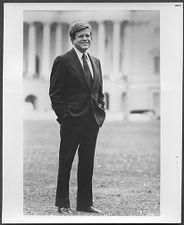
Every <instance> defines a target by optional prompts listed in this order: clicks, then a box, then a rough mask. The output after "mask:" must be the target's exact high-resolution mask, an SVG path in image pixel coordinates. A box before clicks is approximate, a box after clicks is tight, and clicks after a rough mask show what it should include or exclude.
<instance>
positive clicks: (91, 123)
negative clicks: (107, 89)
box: [49, 22, 105, 213]
mask: <svg viewBox="0 0 184 225" xmlns="http://www.w3.org/2000/svg"><path fill="white" fill-rule="evenodd" d="M70 38H71V42H72V44H73V48H72V50H70V51H68V52H67V53H65V54H64V55H61V56H58V57H56V59H55V61H54V64H53V68H52V72H51V77H50V89H49V95H50V99H51V103H52V108H53V109H54V111H55V113H56V115H57V121H58V122H59V123H60V124H61V129H60V135H61V143H60V152H59V169H58V180H57V190H56V203H55V205H56V206H57V207H58V212H59V213H65V212H66V213H71V209H70V199H69V180H70V171H71V166H72V162H73V159H74V155H75V153H76V151H77V149H78V157H79V161H78V170H77V183H78V189H77V208H76V209H77V211H84V212H90V213H100V211H99V210H98V209H96V208H94V206H93V193H92V176H93V167H94V155H95V145H96V139H97V135H98V131H99V127H101V126H102V124H103V122H104V119H105V110H104V94H103V88H102V71H101V66H100V61H99V60H98V59H97V58H95V57H93V56H91V55H90V54H89V53H88V52H87V50H88V49H89V47H90V44H91V40H92V31H91V27H90V25H89V24H87V23H85V22H77V23H74V24H73V25H72V26H71V27H70Z"/></svg>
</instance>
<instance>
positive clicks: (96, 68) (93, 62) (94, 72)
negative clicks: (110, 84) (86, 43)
mask: <svg viewBox="0 0 184 225" xmlns="http://www.w3.org/2000/svg"><path fill="white" fill-rule="evenodd" d="M88 56H89V58H90V61H91V64H92V68H93V74H94V77H93V84H92V89H93V88H94V87H95V85H97V84H98V82H99V75H98V74H99V70H98V67H97V65H96V63H95V60H94V59H93V57H92V56H90V55H89V54H88Z"/></svg>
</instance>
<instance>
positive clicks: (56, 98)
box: [49, 56, 68, 119]
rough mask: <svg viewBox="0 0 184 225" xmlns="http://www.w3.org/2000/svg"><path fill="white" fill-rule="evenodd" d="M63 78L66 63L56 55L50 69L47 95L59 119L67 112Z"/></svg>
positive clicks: (64, 76)
mask: <svg viewBox="0 0 184 225" xmlns="http://www.w3.org/2000/svg"><path fill="white" fill-rule="evenodd" d="M65 78H66V64H65V62H64V60H63V59H62V57H60V56H58V57H57V58H56V59H55V61H54V63H53V67H52V71H51V76H50V88H49V96H50V99H51V105H52V108H53V110H54V111H55V113H56V115H57V117H58V118H59V119H62V117H63V116H64V115H65V114H66V113H67V112H68V110H67V107H66V99H65V95H64V85H65V80H66V79H65Z"/></svg>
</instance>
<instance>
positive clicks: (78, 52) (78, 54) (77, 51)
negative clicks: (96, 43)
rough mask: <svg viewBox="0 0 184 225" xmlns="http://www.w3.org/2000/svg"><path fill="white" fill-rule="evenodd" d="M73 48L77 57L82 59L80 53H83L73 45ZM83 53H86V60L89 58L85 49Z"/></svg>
mask: <svg viewBox="0 0 184 225" xmlns="http://www.w3.org/2000/svg"><path fill="white" fill-rule="evenodd" d="M73 48H74V50H75V52H76V54H77V56H78V58H79V59H80V60H82V55H83V53H82V52H80V51H79V50H78V49H77V48H76V47H75V46H73ZM85 54H86V55H87V60H89V57H88V52H87V51H86V52H85Z"/></svg>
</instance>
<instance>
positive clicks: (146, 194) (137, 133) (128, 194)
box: [24, 120, 160, 216]
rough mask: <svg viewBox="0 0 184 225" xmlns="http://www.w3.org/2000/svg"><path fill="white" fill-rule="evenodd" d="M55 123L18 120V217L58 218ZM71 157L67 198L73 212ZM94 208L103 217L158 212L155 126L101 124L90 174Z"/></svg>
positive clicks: (153, 123) (156, 123) (154, 123)
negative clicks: (21, 130) (20, 156)
mask: <svg viewBox="0 0 184 225" xmlns="http://www.w3.org/2000/svg"><path fill="white" fill-rule="evenodd" d="M59 142H60V137H59V124H58V123H57V122H55V121H27V120H26V121H24V214H25V215H59V214H58V212H57V208H56V207H55V192H56V179H57V169H58V155H59ZM76 168H77V154H76V157H75V159H74V163H73V167H72V172H71V180H70V200H71V207H72V209H73V215H76V216H77V215H79V216H81V215H93V214H88V213H82V212H77V211H76V210H75V208H76V191H77V184H76V181H77V178H76ZM93 195H94V203H95V204H94V206H95V207H97V208H99V209H100V210H102V211H103V214H102V215H105V216H145V215H146V216H147V215H150V216H157V215H159V214H160V123H159V121H151V122H128V121H125V122H105V123H104V126H103V127H102V128H100V132H99V136H98V141H97V147H96V155H95V168H94V176H93Z"/></svg>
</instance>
